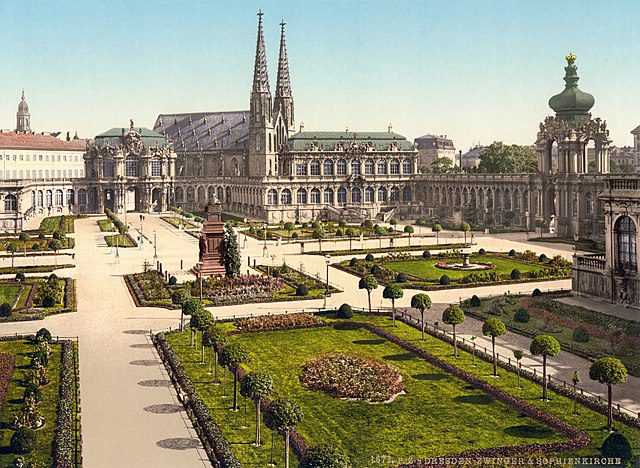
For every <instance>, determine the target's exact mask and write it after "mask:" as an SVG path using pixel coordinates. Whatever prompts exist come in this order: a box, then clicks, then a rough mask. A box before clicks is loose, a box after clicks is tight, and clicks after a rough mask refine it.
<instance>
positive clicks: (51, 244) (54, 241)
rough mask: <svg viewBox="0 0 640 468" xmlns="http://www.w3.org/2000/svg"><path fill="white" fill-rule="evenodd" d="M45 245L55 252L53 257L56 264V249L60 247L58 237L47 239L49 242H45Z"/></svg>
mask: <svg viewBox="0 0 640 468" xmlns="http://www.w3.org/2000/svg"><path fill="white" fill-rule="evenodd" d="M47 247H49V248H50V249H51V250H53V253H54V254H55V256H54V258H55V264H56V266H57V265H58V250H60V249H61V248H62V241H61V240H59V239H51V240H50V241H49V243H48V244H47Z"/></svg>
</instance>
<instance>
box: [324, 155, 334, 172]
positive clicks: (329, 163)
mask: <svg viewBox="0 0 640 468" xmlns="http://www.w3.org/2000/svg"><path fill="white" fill-rule="evenodd" d="M323 169H324V175H330V176H331V175H333V161H332V160H331V159H327V160H325V162H324V168H323Z"/></svg>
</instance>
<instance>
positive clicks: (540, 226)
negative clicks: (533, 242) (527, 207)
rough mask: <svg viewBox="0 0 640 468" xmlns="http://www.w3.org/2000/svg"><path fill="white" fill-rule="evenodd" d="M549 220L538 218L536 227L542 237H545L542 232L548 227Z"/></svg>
mask: <svg viewBox="0 0 640 468" xmlns="http://www.w3.org/2000/svg"><path fill="white" fill-rule="evenodd" d="M546 225H547V220H546V219H544V218H536V227H537V228H538V229H540V237H544V234H543V232H542V230H543V229H544V228H545V227H546Z"/></svg>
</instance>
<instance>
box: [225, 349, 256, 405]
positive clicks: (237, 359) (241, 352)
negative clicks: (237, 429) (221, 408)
mask: <svg viewBox="0 0 640 468" xmlns="http://www.w3.org/2000/svg"><path fill="white" fill-rule="evenodd" d="M250 361H251V357H250V356H249V353H248V352H247V350H246V349H245V348H244V346H242V345H241V344H240V343H238V342H235V341H234V342H231V343H229V344H228V345H226V346H225V347H224V348H223V349H222V353H220V364H222V365H223V366H225V367H226V368H227V369H229V371H231V372H232V373H233V411H238V369H239V368H240V364H246V363H248V362H250Z"/></svg>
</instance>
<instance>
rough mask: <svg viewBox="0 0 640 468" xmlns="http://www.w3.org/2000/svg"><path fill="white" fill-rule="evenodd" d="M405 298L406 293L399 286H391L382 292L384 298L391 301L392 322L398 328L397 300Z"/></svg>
mask: <svg viewBox="0 0 640 468" xmlns="http://www.w3.org/2000/svg"><path fill="white" fill-rule="evenodd" d="M402 296H404V291H403V290H402V288H401V287H400V286H399V285H397V284H390V285H388V286H387V287H385V288H384V291H382V297H384V298H385V299H391V320H392V323H393V326H394V327H395V326H396V299H400V298H401V297H402Z"/></svg>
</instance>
